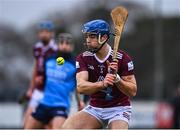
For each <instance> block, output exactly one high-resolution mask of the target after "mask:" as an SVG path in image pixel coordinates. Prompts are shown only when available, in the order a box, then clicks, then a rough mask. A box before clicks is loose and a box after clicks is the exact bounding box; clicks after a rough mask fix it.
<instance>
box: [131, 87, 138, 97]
mask: <svg viewBox="0 0 180 130" xmlns="http://www.w3.org/2000/svg"><path fill="white" fill-rule="evenodd" d="M136 94H137V86H136V85H134V86H133V87H132V91H131V93H130V97H134V96H136Z"/></svg>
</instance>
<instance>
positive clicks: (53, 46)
mask: <svg viewBox="0 0 180 130" xmlns="http://www.w3.org/2000/svg"><path fill="white" fill-rule="evenodd" d="M49 47H50V48H52V49H53V50H58V46H57V44H56V42H55V40H54V39H51V40H50V43H49Z"/></svg>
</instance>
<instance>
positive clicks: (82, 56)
mask: <svg viewBox="0 0 180 130" xmlns="http://www.w3.org/2000/svg"><path fill="white" fill-rule="evenodd" d="M92 56H94V54H93V53H92V52H90V51H85V52H83V53H80V54H79V55H78V56H77V57H81V58H83V59H84V58H85V59H86V58H88V57H92Z"/></svg>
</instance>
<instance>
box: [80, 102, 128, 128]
mask: <svg viewBox="0 0 180 130" xmlns="http://www.w3.org/2000/svg"><path fill="white" fill-rule="evenodd" d="M83 111H84V112H87V113H89V114H90V115H92V116H94V117H95V118H96V119H98V120H99V121H100V123H101V124H102V126H103V127H106V126H107V125H109V124H110V123H111V122H112V121H115V120H123V121H125V122H127V123H128V124H129V121H130V119H131V111H132V107H131V106H118V107H110V108H98V107H93V106H91V105H88V106H87V107H85V108H84V109H83Z"/></svg>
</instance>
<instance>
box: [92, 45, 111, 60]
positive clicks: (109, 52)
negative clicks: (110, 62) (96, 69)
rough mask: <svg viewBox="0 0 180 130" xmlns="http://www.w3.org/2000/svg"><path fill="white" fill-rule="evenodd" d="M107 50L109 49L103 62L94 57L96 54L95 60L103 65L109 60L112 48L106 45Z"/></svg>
mask: <svg viewBox="0 0 180 130" xmlns="http://www.w3.org/2000/svg"><path fill="white" fill-rule="evenodd" d="M108 48H109V51H108V54H107V55H106V57H105V58H104V59H103V60H101V59H99V58H98V57H97V56H96V54H94V57H95V59H96V60H97V61H98V62H99V63H104V62H105V61H106V60H107V59H108V58H109V56H110V55H111V51H112V48H111V46H110V45H108Z"/></svg>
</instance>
